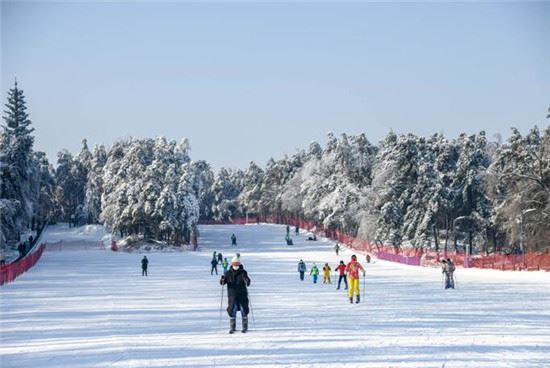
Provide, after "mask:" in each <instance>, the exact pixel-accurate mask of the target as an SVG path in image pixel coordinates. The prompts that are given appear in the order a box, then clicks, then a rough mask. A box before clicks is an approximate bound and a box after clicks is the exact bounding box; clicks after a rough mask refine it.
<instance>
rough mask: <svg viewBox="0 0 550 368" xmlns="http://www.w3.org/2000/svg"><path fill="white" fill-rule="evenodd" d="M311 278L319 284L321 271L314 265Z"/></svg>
mask: <svg viewBox="0 0 550 368" xmlns="http://www.w3.org/2000/svg"><path fill="white" fill-rule="evenodd" d="M309 274H310V275H311V276H313V283H314V284H316V283H317V277H319V269H318V268H317V265H316V264H315V263H314V264H313V266H312V267H311V271H310V272H309Z"/></svg>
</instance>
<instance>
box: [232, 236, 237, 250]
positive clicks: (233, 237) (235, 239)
mask: <svg viewBox="0 0 550 368" xmlns="http://www.w3.org/2000/svg"><path fill="white" fill-rule="evenodd" d="M231 246H232V247H236V246H237V237H236V236H235V234H231Z"/></svg>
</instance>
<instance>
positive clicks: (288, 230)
mask: <svg viewBox="0 0 550 368" xmlns="http://www.w3.org/2000/svg"><path fill="white" fill-rule="evenodd" d="M286 236H287V237H290V226H288V225H286Z"/></svg>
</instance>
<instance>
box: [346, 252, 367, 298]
mask: <svg viewBox="0 0 550 368" xmlns="http://www.w3.org/2000/svg"><path fill="white" fill-rule="evenodd" d="M359 270H361V271H363V277H365V269H364V268H363V266H361V264H360V263H359V262H357V256H356V255H355V254H354V255H352V256H351V262H350V263H348V265H347V267H346V272H347V273H348V276H349V290H348V294H349V302H350V303H352V304H353V293H354V292H355V293H356V299H355V303H359V301H360V290H359Z"/></svg>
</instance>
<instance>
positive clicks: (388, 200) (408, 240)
mask: <svg viewBox="0 0 550 368" xmlns="http://www.w3.org/2000/svg"><path fill="white" fill-rule="evenodd" d="M5 106H6V108H5V111H4V116H3V119H4V124H3V127H2V131H1V135H0V221H1V232H0V241H1V242H2V244H3V245H6V244H11V243H13V242H15V241H17V240H18V239H19V237H20V234H21V233H22V232H24V231H25V230H26V229H35V228H36V227H37V226H39V224H43V223H45V222H49V223H54V222H69V223H70V224H72V225H74V226H77V225H82V224H103V225H105V226H106V227H107V228H108V229H109V230H110V231H111V232H112V233H113V234H114V235H117V236H120V237H121V238H125V237H132V238H133V239H155V240H159V241H165V242H167V243H169V244H173V245H182V244H189V242H190V241H191V239H192V237H193V234H194V233H195V232H196V227H197V224H198V223H199V221H200V220H215V221H219V222H225V221H229V220H231V219H233V218H239V217H245V216H289V217H294V218H303V219H306V220H309V221H311V222H314V223H317V224H322V225H324V226H325V227H326V228H330V229H339V230H341V231H343V232H345V233H347V234H350V235H353V236H357V237H359V238H361V239H365V240H369V241H371V242H373V243H378V244H387V245H395V246H414V247H423V248H429V249H436V250H438V249H449V250H457V251H466V252H469V253H470V254H475V253H492V252H518V251H519V245H520V243H523V244H524V245H525V249H527V250H542V249H548V248H550V126H549V125H548V121H543V122H542V124H543V125H544V126H545V127H544V128H543V129H539V128H538V127H537V126H534V127H533V128H532V129H531V130H530V131H529V132H527V133H526V134H522V133H520V132H519V131H518V130H516V129H513V128H512V131H511V135H510V137H509V138H508V139H507V140H506V141H505V142H502V141H500V140H499V139H497V140H494V141H491V140H489V139H488V138H487V136H486V134H485V132H483V131H481V132H479V133H477V134H473V135H468V134H460V135H459V136H458V137H456V138H447V137H445V136H443V135H442V134H434V135H432V136H429V137H421V136H417V135H415V134H412V133H409V134H396V133H394V132H389V133H388V134H387V135H386V137H385V138H384V139H383V140H382V141H380V142H378V143H371V142H370V141H369V140H368V138H367V136H366V134H359V135H356V136H349V135H346V134H342V135H340V136H336V135H334V134H332V133H329V134H328V137H327V138H328V139H327V143H326V145H325V146H324V147H323V146H322V145H321V144H319V143H317V142H313V143H311V144H310V145H309V147H308V148H307V149H304V150H300V151H298V152H296V153H294V154H293V155H291V156H285V157H283V158H281V159H278V160H276V159H273V158H272V159H270V160H269V161H268V162H267V164H266V166H265V167H263V168H262V167H260V166H259V165H257V164H256V163H254V162H251V163H250V165H249V167H248V168H246V169H244V170H243V169H230V168H221V169H220V170H218V171H217V172H214V170H212V168H211V166H210V165H209V164H208V163H207V162H205V161H200V160H199V161H193V160H192V159H191V157H190V154H189V143H188V141H187V140H186V139H183V140H182V141H181V142H179V143H178V142H176V141H173V140H168V139H166V138H163V137H160V138H156V139H137V138H132V139H125V140H119V141H116V142H114V143H113V144H112V146H110V147H106V146H104V145H96V146H94V147H93V148H92V149H90V148H89V146H88V143H87V141H86V140H85V139H84V140H83V141H82V148H81V150H80V152H78V153H77V154H73V153H71V152H69V151H67V150H62V151H60V152H59V153H58V156H57V162H56V163H55V165H54V164H52V163H50V162H48V159H47V157H46V155H45V154H44V153H43V152H37V151H35V150H34V148H33V145H34V137H33V128H32V123H31V120H30V119H29V116H28V113H27V111H26V102H25V97H24V94H23V91H22V90H21V89H20V88H19V87H18V85H17V83H15V86H14V88H13V89H10V90H9V92H8V98H7V103H6V105H5ZM541 117H543V116H542V114H541ZM547 118H550V109H549V115H548V116H547ZM541 120H542V119H541Z"/></svg>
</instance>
